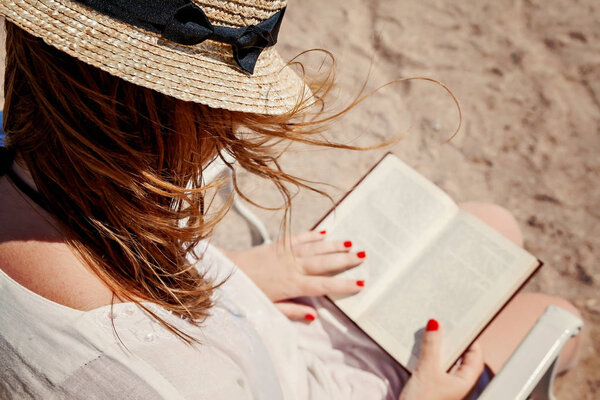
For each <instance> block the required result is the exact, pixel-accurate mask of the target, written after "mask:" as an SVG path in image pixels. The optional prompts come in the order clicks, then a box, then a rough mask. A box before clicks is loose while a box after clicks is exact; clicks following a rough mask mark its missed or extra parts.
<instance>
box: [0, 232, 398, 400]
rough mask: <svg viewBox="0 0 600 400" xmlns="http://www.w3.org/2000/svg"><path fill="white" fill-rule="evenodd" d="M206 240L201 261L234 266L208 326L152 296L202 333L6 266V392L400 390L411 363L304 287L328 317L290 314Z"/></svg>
mask: <svg viewBox="0 0 600 400" xmlns="http://www.w3.org/2000/svg"><path fill="white" fill-rule="evenodd" d="M201 246H202V248H201V249H199V250H201V251H203V252H204V256H203V258H202V260H201V261H199V262H198V263H197V268H199V269H200V270H203V271H208V272H209V274H212V275H211V276H214V277H215V278H216V279H217V280H218V279H220V278H221V277H225V276H227V275H229V274H231V276H230V278H229V279H228V280H227V281H226V283H225V284H224V285H222V286H221V287H220V288H219V289H217V290H216V292H215V297H214V301H215V306H214V307H213V308H212V309H211V310H210V317H209V318H207V319H206V321H205V322H204V323H203V324H202V325H201V327H195V326H193V325H191V324H190V323H189V322H188V321H186V320H184V319H181V318H179V317H177V316H175V315H173V314H171V313H169V312H168V311H167V310H165V309H163V308H161V307H159V306H156V305H154V304H150V303H145V304H146V305H147V306H148V307H149V308H150V309H151V310H152V311H153V312H155V313H156V314H157V315H159V316H160V317H161V318H163V319H165V320H166V321H168V322H170V323H172V324H173V325H175V326H177V327H178V328H180V329H181V330H183V331H185V332H187V333H189V334H190V335H193V336H195V337H197V338H198V339H199V341H200V344H195V345H187V344H185V343H184V342H182V341H181V340H180V339H179V338H177V337H176V336H175V335H174V334H172V333H171V332H169V331H168V330H167V329H165V328H163V326H162V325H161V324H160V323H158V322H156V321H155V320H154V319H153V318H152V317H150V316H149V315H147V314H146V313H145V312H144V311H143V310H141V309H139V308H138V307H136V306H135V305H134V304H132V303H119V304H115V305H114V307H113V309H112V310H111V307H110V306H104V307H100V308H97V309H94V310H91V311H79V310H75V309H72V308H69V307H65V306H62V305H60V304H58V303H54V302H52V301H50V300H48V299H46V298H44V297H41V296H39V295H37V294H35V293H33V292H31V291H30V290H28V289H26V288H25V287H23V286H21V285H19V284H18V283H17V282H15V281H14V280H13V279H11V278H10V277H9V276H8V275H6V274H5V273H4V272H2V271H1V270H0V398H2V399H28V398H35V399H38V398H39V399H63V398H69V399H113V398H114V399H148V400H154V399H174V400H175V399H211V400H212V399H214V400H219V399H269V400H270V399H328V400H330V399H344V400H347V399H394V400H395V399H397V398H398V395H399V391H400V389H401V387H402V385H403V383H404V382H405V380H406V379H407V377H406V374H405V373H404V372H403V371H402V369H401V368H400V367H399V366H397V365H396V364H395V363H394V362H393V361H392V360H391V359H390V358H389V356H387V355H386V354H385V353H384V352H383V351H381V350H380V349H379V348H378V347H377V346H376V345H374V344H373V343H372V342H371V341H370V340H369V339H367V338H366V337H365V336H364V335H363V334H362V333H361V332H360V331H359V330H358V329H357V328H356V327H354V326H353V325H352V324H351V323H349V322H348V321H347V320H346V318H345V316H343V315H341V313H340V312H339V311H338V310H337V309H335V308H334V307H332V306H331V305H329V304H328V303H327V302H326V301H324V300H322V299H306V302H308V303H310V304H312V305H313V306H315V307H317V309H318V312H319V316H320V318H317V320H316V321H314V322H312V323H310V324H306V323H303V322H291V321H289V320H288V319H287V318H285V317H284V316H283V315H282V314H281V313H280V312H279V311H278V310H277V308H275V306H274V305H273V304H272V302H271V301H270V300H269V299H268V298H267V297H266V296H265V295H264V294H263V293H262V291H261V290H260V289H259V288H258V287H257V286H256V285H255V284H254V283H253V282H252V281H251V280H250V279H249V278H248V276H246V275H245V274H244V273H243V272H242V271H241V270H240V269H238V268H237V267H236V266H235V265H234V264H233V263H232V262H231V261H230V260H229V259H228V258H226V257H225V256H224V255H223V254H221V253H220V252H219V251H218V250H217V249H216V248H214V247H213V246H211V245H209V244H208V243H206V242H204V243H202V244H201ZM113 324H114V329H113Z"/></svg>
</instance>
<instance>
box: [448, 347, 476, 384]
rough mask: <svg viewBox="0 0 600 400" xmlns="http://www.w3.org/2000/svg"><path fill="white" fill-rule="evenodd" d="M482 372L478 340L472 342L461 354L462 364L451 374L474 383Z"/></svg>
mask: <svg viewBox="0 0 600 400" xmlns="http://www.w3.org/2000/svg"><path fill="white" fill-rule="evenodd" d="M482 372H483V351H482V349H481V346H480V345H479V343H478V342H475V343H473V344H472V345H471V346H470V347H469V348H468V349H467V351H466V353H465V355H464V356H463V361H462V364H461V365H460V366H459V367H458V368H457V369H456V370H454V371H451V374H452V375H454V376H456V377H459V378H461V379H463V380H465V381H466V382H467V383H469V384H471V383H475V381H476V380H477V379H478V378H479V376H480V375H481V373H482Z"/></svg>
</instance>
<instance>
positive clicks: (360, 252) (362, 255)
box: [356, 251, 367, 258]
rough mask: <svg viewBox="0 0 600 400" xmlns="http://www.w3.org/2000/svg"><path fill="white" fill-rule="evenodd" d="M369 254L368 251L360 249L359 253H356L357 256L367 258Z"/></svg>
mask: <svg viewBox="0 0 600 400" xmlns="http://www.w3.org/2000/svg"><path fill="white" fill-rule="evenodd" d="M366 256H367V253H365V252H364V251H359V252H358V253H356V257H358V258H365V257H366Z"/></svg>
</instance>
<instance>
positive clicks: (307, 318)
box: [304, 314, 315, 322]
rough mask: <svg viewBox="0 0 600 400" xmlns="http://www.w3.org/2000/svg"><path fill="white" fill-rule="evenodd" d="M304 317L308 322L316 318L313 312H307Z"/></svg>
mask: <svg viewBox="0 0 600 400" xmlns="http://www.w3.org/2000/svg"><path fill="white" fill-rule="evenodd" d="M304 319H305V320H306V321H308V322H312V321H314V320H315V316H314V315H312V314H306V315H305V316H304Z"/></svg>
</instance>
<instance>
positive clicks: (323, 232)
mask: <svg viewBox="0 0 600 400" xmlns="http://www.w3.org/2000/svg"><path fill="white" fill-rule="evenodd" d="M319 233H320V234H321V235H324V234H326V233H327V231H321V232H319Z"/></svg>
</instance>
